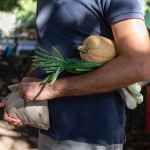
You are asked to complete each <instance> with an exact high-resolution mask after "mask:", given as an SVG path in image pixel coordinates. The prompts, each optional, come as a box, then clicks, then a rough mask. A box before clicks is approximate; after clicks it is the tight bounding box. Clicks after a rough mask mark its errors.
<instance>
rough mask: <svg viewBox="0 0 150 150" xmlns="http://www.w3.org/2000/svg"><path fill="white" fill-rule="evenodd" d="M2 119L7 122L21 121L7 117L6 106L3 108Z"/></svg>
mask: <svg viewBox="0 0 150 150" xmlns="http://www.w3.org/2000/svg"><path fill="white" fill-rule="evenodd" d="M4 120H5V121H7V122H9V123H14V122H17V123H20V122H21V121H20V120H19V119H14V118H11V117H9V116H8V113H7V109H6V107H5V109H4Z"/></svg>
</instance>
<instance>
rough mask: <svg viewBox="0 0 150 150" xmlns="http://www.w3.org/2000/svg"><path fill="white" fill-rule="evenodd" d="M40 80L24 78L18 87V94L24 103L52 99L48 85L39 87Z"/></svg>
mask: <svg viewBox="0 0 150 150" xmlns="http://www.w3.org/2000/svg"><path fill="white" fill-rule="evenodd" d="M41 82H42V79H38V78H34V77H25V78H23V80H22V82H21V83H20V85H19V94H20V96H21V98H22V99H24V101H25V102H30V101H32V100H47V99H51V98H54V97H52V93H51V91H50V89H51V87H49V85H48V84H44V85H41Z"/></svg>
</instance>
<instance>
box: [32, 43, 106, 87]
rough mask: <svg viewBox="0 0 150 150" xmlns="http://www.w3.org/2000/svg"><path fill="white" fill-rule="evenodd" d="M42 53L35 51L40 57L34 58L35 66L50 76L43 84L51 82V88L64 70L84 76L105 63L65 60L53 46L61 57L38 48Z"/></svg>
mask: <svg viewBox="0 0 150 150" xmlns="http://www.w3.org/2000/svg"><path fill="white" fill-rule="evenodd" d="M38 48H39V50H40V51H34V52H35V53H36V54H38V56H33V57H32V58H34V59H33V60H32V61H36V64H34V63H33V64H32V65H34V66H36V68H37V67H40V68H43V70H45V71H46V73H48V74H49V75H48V76H47V77H46V78H45V79H44V80H43V81H42V83H41V84H44V83H46V82H48V81H50V80H51V83H50V86H52V85H53V84H54V82H55V81H56V79H57V77H58V75H59V74H60V73H61V72H63V71H64V70H66V71H68V72H70V73H73V74H82V73H86V72H89V71H92V70H94V69H96V68H98V67H100V66H103V65H104V64H105V63H95V62H85V61H82V60H81V59H79V58H73V59H69V58H66V59H64V58H63V57H62V55H61V54H60V53H59V52H58V50H57V49H56V48H55V47H54V46H52V49H53V50H54V51H55V52H56V53H57V54H58V56H59V57H56V56H54V55H52V54H51V53H49V52H47V51H46V50H44V49H42V48H41V47H38Z"/></svg>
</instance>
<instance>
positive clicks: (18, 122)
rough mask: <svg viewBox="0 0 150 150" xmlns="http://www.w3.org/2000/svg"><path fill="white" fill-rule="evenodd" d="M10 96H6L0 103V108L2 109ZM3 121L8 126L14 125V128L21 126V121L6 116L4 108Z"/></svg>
mask: <svg viewBox="0 0 150 150" xmlns="http://www.w3.org/2000/svg"><path fill="white" fill-rule="evenodd" d="M9 96H10V94H8V95H7V96H6V97H5V98H4V99H3V100H2V101H1V103H0V107H4V106H5V105H6V102H7V99H8V97H9ZM4 120H5V121H7V122H8V124H10V125H16V126H19V127H20V126H22V125H23V123H21V120H19V119H14V118H11V117H9V116H8V113H7V109H6V107H5V108H4Z"/></svg>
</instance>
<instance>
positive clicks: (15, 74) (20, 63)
mask: <svg viewBox="0 0 150 150" xmlns="http://www.w3.org/2000/svg"><path fill="white" fill-rule="evenodd" d="M32 55H33V53H32V52H31V51H28V52H22V56H21V57H22V59H20V58H19V57H17V58H16V57H11V59H10V58H9V59H6V58H4V57H3V53H2V52H0V100H1V99H3V97H5V96H6V95H7V94H8V93H9V92H10V91H9V89H8V88H7V86H8V85H11V84H15V83H18V82H20V81H21V79H22V78H23V77H24V76H25V75H26V73H27V71H28V70H29V68H30V63H31V60H30V57H29V56H32ZM142 94H143V96H144V102H143V103H142V104H140V105H139V106H138V107H137V108H136V110H133V111H131V110H129V109H127V108H126V116H127V123H126V127H125V132H126V137H127V142H126V143H125V144H124V150H150V135H149V134H148V133H147V132H146V87H144V88H143V89H142ZM37 139H38V129H36V128H33V127H30V126H23V127H20V128H17V127H15V126H10V125H8V123H7V122H5V121H4V120H3V108H0V150H7V149H9V150H29V149H30V150H37Z"/></svg>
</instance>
